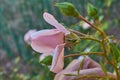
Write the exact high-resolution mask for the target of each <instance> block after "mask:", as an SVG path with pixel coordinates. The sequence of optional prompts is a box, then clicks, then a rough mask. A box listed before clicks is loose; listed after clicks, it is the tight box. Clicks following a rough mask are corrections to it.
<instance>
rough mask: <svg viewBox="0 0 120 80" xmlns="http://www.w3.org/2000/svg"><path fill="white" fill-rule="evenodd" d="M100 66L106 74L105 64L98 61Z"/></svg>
mask: <svg viewBox="0 0 120 80" xmlns="http://www.w3.org/2000/svg"><path fill="white" fill-rule="evenodd" d="M100 66H101V68H102V70H103V71H104V73H105V74H107V70H106V69H105V65H104V64H103V63H102V62H100Z"/></svg>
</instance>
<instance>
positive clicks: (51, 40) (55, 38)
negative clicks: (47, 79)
mask: <svg viewBox="0 0 120 80" xmlns="http://www.w3.org/2000/svg"><path fill="white" fill-rule="evenodd" d="M43 18H44V19H45V21H46V22H48V23H49V24H51V25H53V26H54V27H55V28H56V29H46V30H40V31H38V32H35V33H33V34H32V35H31V47H32V48H33V49H34V50H35V51H37V52H40V53H44V54H51V53H52V54H53V61H52V67H51V69H50V70H51V71H52V72H55V73H58V72H60V71H61V70H62V69H63V66H64V45H65V43H64V42H65V41H64V38H65V35H67V34H70V32H69V31H68V30H67V29H65V28H64V26H63V25H61V24H60V23H58V21H57V20H56V19H55V18H54V17H53V16H52V15H51V14H49V13H47V12H45V13H44V14H43Z"/></svg>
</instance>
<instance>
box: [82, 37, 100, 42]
mask: <svg viewBox="0 0 120 80" xmlns="http://www.w3.org/2000/svg"><path fill="white" fill-rule="evenodd" d="M80 39H88V40H93V41H96V42H98V43H101V41H100V40H98V39H95V38H92V37H80Z"/></svg>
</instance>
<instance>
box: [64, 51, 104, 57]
mask: <svg viewBox="0 0 120 80" xmlns="http://www.w3.org/2000/svg"><path fill="white" fill-rule="evenodd" d="M75 53H79V54H69V55H66V56H64V58H68V57H74V56H84V55H90V54H96V55H103V54H104V53H103V52H75Z"/></svg>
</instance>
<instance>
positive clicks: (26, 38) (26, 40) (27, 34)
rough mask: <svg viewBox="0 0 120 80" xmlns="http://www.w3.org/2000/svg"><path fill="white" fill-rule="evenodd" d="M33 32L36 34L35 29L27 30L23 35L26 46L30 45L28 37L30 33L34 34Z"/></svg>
mask: <svg viewBox="0 0 120 80" xmlns="http://www.w3.org/2000/svg"><path fill="white" fill-rule="evenodd" d="M34 32H36V30H35V29H31V30H29V31H28V32H27V33H26V34H25V36H24V41H25V42H26V43H27V44H30V43H31V38H30V35H31V34H32V33H34Z"/></svg>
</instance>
